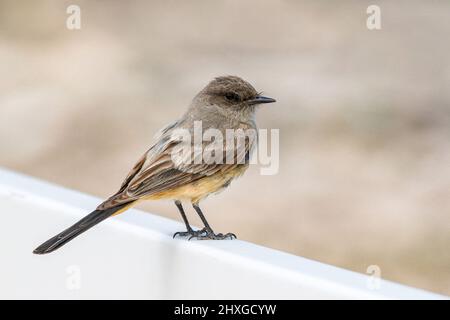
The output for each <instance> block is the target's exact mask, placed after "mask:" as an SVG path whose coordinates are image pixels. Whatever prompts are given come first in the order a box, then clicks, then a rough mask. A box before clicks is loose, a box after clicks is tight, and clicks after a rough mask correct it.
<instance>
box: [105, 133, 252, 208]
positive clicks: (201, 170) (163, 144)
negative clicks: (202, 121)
mask: <svg viewBox="0 0 450 320" xmlns="http://www.w3.org/2000/svg"><path fill="white" fill-rule="evenodd" d="M180 144H181V142H180V141H178V140H176V139H172V138H170V136H167V135H163V136H161V137H160V139H159V141H158V142H157V143H156V144H155V145H154V146H152V148H150V149H149V150H148V151H147V152H146V154H144V156H143V157H142V158H141V159H140V160H139V161H138V162H137V163H136V165H135V166H134V167H133V169H132V170H131V172H130V173H129V174H128V176H127V178H126V179H125V181H124V182H123V184H122V186H121V188H120V190H119V191H118V192H117V193H116V194H115V195H113V196H112V197H111V198H109V199H108V200H106V201H105V202H104V203H103V204H101V205H100V206H99V209H105V208H109V207H112V206H116V205H120V204H122V203H125V202H129V201H132V200H137V199H139V198H142V197H147V196H150V195H152V194H156V193H159V192H164V191H167V190H170V189H173V188H175V187H180V186H183V185H186V184H189V183H192V182H194V181H196V180H199V179H202V178H204V177H207V176H211V175H213V174H216V173H219V172H220V173H227V172H230V171H231V170H233V169H235V168H236V167H237V166H242V165H247V164H248V158H249V155H250V153H251V150H252V148H253V145H254V144H253V141H252V140H251V139H246V140H245V143H243V144H242V147H241V148H237V151H236V150H235V152H234V153H233V157H232V161H231V162H230V161H228V163H227V159H226V154H227V153H226V151H227V150H228V149H229V148H230V146H224V149H225V150H224V152H223V161H222V163H217V162H213V163H205V162H204V161H202V162H200V163H196V161H194V160H195V155H194V154H197V153H196V152H195V149H194V148H191V149H190V150H191V153H190V159H192V161H185V159H180V158H178V159H177V158H176V157H174V156H173V155H174V154H177V152H179V147H180ZM207 146H208V144H207V143H205V142H204V143H203V150H205V148H206V147H207ZM177 148H178V149H177ZM188 156H189V155H188ZM174 159H175V160H174ZM242 159H243V160H242Z"/></svg>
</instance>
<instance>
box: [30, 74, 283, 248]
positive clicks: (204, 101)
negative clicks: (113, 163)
mask: <svg viewBox="0 0 450 320" xmlns="http://www.w3.org/2000/svg"><path fill="white" fill-rule="evenodd" d="M273 102H276V100H275V99H273V98H269V97H266V96H263V95H262V93H261V92H258V91H256V89H255V88H254V87H253V86H252V85H251V84H250V83H249V82H247V81H245V80H243V79H242V78H240V77H237V76H229V75H228V76H219V77H216V78H214V79H213V80H211V81H210V82H209V83H208V84H207V85H206V86H205V87H204V88H203V89H202V90H201V91H200V92H199V93H198V94H197V95H196V96H195V97H194V98H193V100H192V102H191V103H190V105H189V107H188V108H187V111H186V112H185V113H184V114H183V115H182V116H181V118H179V119H178V120H176V121H174V122H172V123H170V124H169V125H168V126H166V127H165V128H163V129H162V130H160V131H159V132H158V134H157V135H156V136H155V139H154V141H153V143H152V144H151V147H150V148H149V149H148V150H147V151H146V152H145V153H144V155H143V156H142V157H141V158H140V159H139V160H138V161H137V163H136V164H135V165H134V166H133V168H132V169H131V171H130V172H129V173H128V175H127V176H126V178H125V180H124V181H123V183H122V184H121V186H120V188H119V190H118V191H117V192H116V193H115V194H113V195H112V196H111V197H109V198H108V199H107V200H106V201H104V202H103V203H101V204H100V205H99V206H98V207H97V208H96V209H95V210H94V211H93V212H91V213H90V214H88V215H87V216H85V217H84V218H82V219H81V220H80V221H78V222H76V223H75V224H74V225H72V226H71V227H69V228H67V229H66V230H64V231H62V232H61V233H59V234H57V235H56V236H54V237H52V238H50V239H49V240H47V241H46V242H44V243H43V244H41V245H40V246H38V247H37V248H36V249H35V250H34V251H33V253H34V254H47V253H50V252H53V251H55V250H56V249H58V248H60V247H61V246H63V245H65V244H66V243H68V242H69V241H71V240H72V239H74V238H75V237H77V236H79V235H80V234H82V233H83V232H85V231H86V230H88V229H90V228H91V227H93V226H95V225H96V224H98V223H100V222H102V221H103V220H105V219H107V218H109V217H112V216H116V215H118V214H120V213H122V212H124V211H125V210H127V209H129V208H131V207H132V206H134V205H136V204H137V203H139V202H141V201H144V200H160V199H166V200H167V199H169V200H172V201H174V203H175V205H176V207H177V208H178V211H179V213H180V215H181V218H182V219H183V222H184V224H185V226H186V231H181V232H176V233H175V234H174V235H173V237H174V238H175V237H189V240H190V239H192V238H195V239H198V240H224V239H234V238H236V235H235V234H233V233H226V234H223V233H215V232H214V231H213V229H212V228H211V226H210V224H209V223H208V221H207V220H206V218H205V215H204V214H203V212H202V210H201V209H200V206H199V203H200V201H201V200H203V199H205V198H206V197H207V196H208V195H210V194H215V193H218V192H220V191H222V190H224V189H225V188H227V187H228V186H229V185H230V183H231V181H233V180H234V179H236V178H238V177H240V176H241V175H242V174H243V173H244V172H245V171H246V170H247V168H248V167H249V158H250V154H251V152H252V150H253V149H254V147H255V144H256V143H257V125H256V120H255V112H256V110H257V109H258V106H259V105H261V104H267V103H273ZM199 123H200V124H201V133H203V132H205V131H207V130H209V129H211V130H216V131H215V132H216V133H217V132H218V133H221V134H226V132H227V131H229V130H233V131H236V130H237V131H239V130H254V131H256V139H248V138H246V139H245V141H244V143H242V144H241V148H238V150H236V151H235V150H234V149H233V150H232V153H230V154H231V156H229V155H228V156H227V157H230V158H231V160H233V161H229V160H230V159H229V158H227V159H224V157H225V155H223V154H222V155H221V154H220V153H217V157H218V158H219V160H223V161H215V162H211V161H209V162H207V161H196V160H198V159H197V158H198V157H197V156H198V154H200V155H201V152H200V153H198V152H197V155H195V154H194V153H195V152H196V151H195V150H196V149H195V146H194V148H192V149H194V151H192V150H189V148H186V147H192V145H193V142H192V141H190V142H189V140H187V141H188V142H187V143H186V141H184V142H183V141H181V140H180V135H179V133H180V132H184V133H186V132H187V133H188V135H189V136H188V137H192V136H193V135H195V127H196V124H199ZM194 139H195V136H194ZM232 142H233V143H234V142H236V137H233V141H232ZM225 143H226V142H218V145H221V146H224V144H225ZM200 146H201V147H206V146H207V145H206V142H205V141H201V142H200ZM181 147H184V148H185V149H183V148H181ZM224 148H225V149H227V151H229V150H230V148H229V146H228V145H227V146H224ZM179 149H181V150H187V153H186V154H187V155H188V156H191V157H187V158H190V161H184V160H186V159H185V158H186V157H183V156H179V157H178V158H177V157H175V156H174V154H179ZM239 149H241V150H239ZM177 152H178V153H177ZM213 153H214V152H213ZM225 153H227V152H225ZM227 154H228V153H227ZM180 159H181V160H180ZM183 159H184V160H183ZM225 160H226V161H225ZM185 201H188V202H190V203H191V205H192V207H193V208H194V210H195V211H196V212H197V214H198V216H199V217H200V219H201V221H202V223H203V225H204V227H203V228H202V229H200V230H194V229H193V228H192V227H191V225H190V223H189V220H188V219H187V216H186V213H185V211H184V208H183V204H182V203H183V202H185Z"/></svg>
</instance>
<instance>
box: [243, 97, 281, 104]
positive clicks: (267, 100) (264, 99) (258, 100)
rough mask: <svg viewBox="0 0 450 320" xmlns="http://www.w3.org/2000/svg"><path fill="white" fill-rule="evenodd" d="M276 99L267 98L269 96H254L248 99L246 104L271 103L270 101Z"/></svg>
mask: <svg viewBox="0 0 450 320" xmlns="http://www.w3.org/2000/svg"><path fill="white" fill-rule="evenodd" d="M276 101H277V100H275V99H272V98H269V97H264V96H256V98H254V99H252V100H249V101H248V104H249V105H253V104H262V103H272V102H276Z"/></svg>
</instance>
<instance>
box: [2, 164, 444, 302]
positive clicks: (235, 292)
mask: <svg viewBox="0 0 450 320" xmlns="http://www.w3.org/2000/svg"><path fill="white" fill-rule="evenodd" d="M99 202H100V200H99V199H97V198H94V197H91V196H88V195H85V194H82V193H79V192H76V191H72V190H67V189H64V188H61V187H59V186H55V185H52V184H49V183H46V182H43V181H39V180H37V179H34V178H30V177H26V176H24V175H21V174H17V173H13V172H10V171H7V170H1V169H0V214H1V217H2V220H1V224H0V249H1V257H2V258H1V263H0V298H2V299H13V298H25V299H35V298H39V299H50V298H53V299H78V298H82V299H91V298H92V299H94V298H101V299H154V298H155V299H222V298H223V299H228V298H231V299H314V298H321V299H329V298H343V299H345V298H354V299H364V298H369V299H377V298H387V299H391V298H402V299H439V298H445V297H443V296H439V295H436V294H432V293H429V292H426V291H422V290H418V289H413V288H409V287H405V286H402V285H398V284H395V283H392V282H388V281H381V283H380V287H379V288H378V289H370V286H369V285H368V284H369V283H370V281H371V280H370V279H369V277H368V276H366V275H362V274H358V273H354V272H351V271H347V270H343V269H340V268H337V267H333V266H329V265H325V264H322V263H319V262H315V261H311V260H308V259H304V258H301V257H297V256H294V255H290V254H287V253H283V252H280V251H276V250H272V249H268V248H264V247H261V246H257V245H254V244H251V243H248V242H244V241H239V240H233V241H186V240H183V239H175V240H174V239H172V234H173V233H174V232H175V231H179V230H182V229H183V225H182V224H181V223H178V222H175V221H172V220H169V219H166V218H162V217H159V216H155V215H152V214H148V213H143V212H140V211H139V210H129V211H128V212H126V213H124V214H122V215H120V216H118V217H114V218H111V219H108V220H106V221H104V222H102V223H101V224H99V225H98V226H96V227H94V228H93V229H91V230H89V231H88V232H86V233H84V234H83V235H81V236H79V237H78V238H77V239H76V240H74V241H73V242H70V243H69V244H67V245H66V246H64V247H63V248H61V249H60V250H57V251H55V252H54V253H51V254H48V255H43V256H38V255H33V254H32V250H33V249H34V248H35V247H36V246H37V245H39V244H40V243H41V242H43V241H44V240H47V238H49V237H50V236H53V235H54V234H56V233H58V232H60V231H61V230H62V229H64V228H66V227H68V226H69V225H71V224H72V223H74V222H76V221H77V220H78V219H79V218H81V217H83V216H84V215H85V214H87V213H88V212H90V211H91V210H92V209H94V208H95V207H96V206H97V204H98V203H99Z"/></svg>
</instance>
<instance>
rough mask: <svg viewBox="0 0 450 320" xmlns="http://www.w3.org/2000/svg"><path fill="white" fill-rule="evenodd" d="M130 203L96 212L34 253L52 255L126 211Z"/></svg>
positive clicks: (45, 243) (48, 241) (42, 245)
mask: <svg viewBox="0 0 450 320" xmlns="http://www.w3.org/2000/svg"><path fill="white" fill-rule="evenodd" d="M129 205H130V203H125V204H121V205H119V206H116V207H113V208H109V209H105V210H95V211H93V212H91V213H90V214H88V215H87V216H86V217H84V218H83V219H81V220H80V221H78V222H77V223H75V224H74V225H73V226H71V227H70V228H67V229H66V230H64V231H63V232H61V233H60V234H58V235H56V236H54V237H53V238H51V239H49V240H47V241H45V242H44V243H43V244H41V245H40V246H39V247H37V248H36V249H34V251H33V253H35V254H46V253H50V252H52V251H55V250H56V249H58V248H59V247H61V246H63V245H65V244H66V243H67V242H69V241H70V240H72V239H73V238H75V237H77V236H79V235H80V234H82V233H83V232H85V231H86V230H88V229H90V228H92V227H93V226H95V225H96V224H97V223H100V222H102V221H103V220H105V219H106V218H109V217H110V216H112V215H113V214H114V213H116V212H117V211H119V210H122V209H124V208H125V207H127V206H129Z"/></svg>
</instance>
